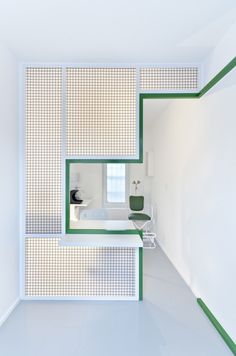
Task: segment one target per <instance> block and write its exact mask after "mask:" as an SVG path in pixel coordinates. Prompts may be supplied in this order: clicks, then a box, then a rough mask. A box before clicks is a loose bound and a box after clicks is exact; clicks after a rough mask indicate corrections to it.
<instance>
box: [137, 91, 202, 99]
mask: <svg viewBox="0 0 236 356" xmlns="http://www.w3.org/2000/svg"><path fill="white" fill-rule="evenodd" d="M198 97H199V93H143V94H140V99H141V101H142V100H143V99H196V98H198Z"/></svg>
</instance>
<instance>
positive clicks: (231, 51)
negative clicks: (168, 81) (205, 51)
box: [203, 10, 236, 85]
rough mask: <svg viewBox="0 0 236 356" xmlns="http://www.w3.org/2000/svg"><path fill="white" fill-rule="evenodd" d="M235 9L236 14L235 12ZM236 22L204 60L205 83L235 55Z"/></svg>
mask: <svg viewBox="0 0 236 356" xmlns="http://www.w3.org/2000/svg"><path fill="white" fill-rule="evenodd" d="M235 12H236V11H235V10H234V14H235ZM235 35H236V22H235V17H234V23H232V25H231V26H230V28H229V29H228V31H226V33H225V34H224V36H223V37H222V38H221V39H220V41H219V42H218V44H217V46H216V47H215V48H214V50H213V51H212V52H211V53H210V55H209V56H208V57H207V58H206V59H205V61H204V62H203V75H204V78H203V85H206V84H207V83H208V82H209V81H210V80H211V79H212V78H213V77H214V76H215V75H216V74H218V73H219V71H220V70H221V69H223V68H224V67H225V66H226V65H227V64H228V63H229V62H230V61H231V60H232V59H233V58H234V57H235Z"/></svg>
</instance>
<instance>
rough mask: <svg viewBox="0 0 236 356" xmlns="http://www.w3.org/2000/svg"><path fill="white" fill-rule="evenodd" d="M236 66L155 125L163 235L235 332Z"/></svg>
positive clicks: (156, 193)
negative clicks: (220, 79) (202, 94)
mask: <svg viewBox="0 0 236 356" xmlns="http://www.w3.org/2000/svg"><path fill="white" fill-rule="evenodd" d="M235 98H236V69H234V70H233V71H232V72H231V73H230V74H228V75H227V76H226V77H225V78H224V79H223V80H222V81H221V82H220V83H219V84H217V85H216V86H215V87H214V89H212V90H211V91H210V92H209V93H208V94H206V95H205V96H204V97H203V98H201V99H192V100H189V99H188V100H186V99H184V100H183V99H181V100H175V101H174V100H173V103H172V104H171V105H170V106H169V107H168V108H167V109H166V111H165V112H164V113H162V114H161V115H160V117H156V120H155V123H154V124H153V142H155V178H154V179H153V185H152V191H153V198H154V201H155V203H156V204H157V214H158V229H157V231H158V240H159V242H160V244H161V246H162V247H163V249H164V251H165V252H166V254H167V255H168V257H169V258H170V260H171V261H172V262H173V264H174V266H175V267H176V268H177V270H178V271H179V272H180V274H181V275H182V276H183V278H184V279H185V280H186V282H187V283H188V284H189V286H190V287H191V289H192V290H193V292H194V293H195V295H196V296H197V297H201V298H202V299H203V300H204V302H205V303H206V304H207V305H208V307H209V308H210V309H211V310H212V312H213V313H214V315H215V316H216V318H217V319H218V320H219V322H220V323H221V324H222V326H223V327H224V328H225V329H226V331H227V332H228V333H229V334H230V335H231V337H233V338H235V339H236V328H235V325H236V315H235V300H236V287H235V282H234V281H235V271H236V258H235V251H236V238H235V234H236V217H235V212H236V110H235Z"/></svg>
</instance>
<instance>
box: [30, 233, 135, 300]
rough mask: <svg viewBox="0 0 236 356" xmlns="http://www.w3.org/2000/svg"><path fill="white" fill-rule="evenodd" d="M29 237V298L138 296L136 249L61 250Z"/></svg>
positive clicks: (51, 241) (52, 242) (47, 241)
mask: <svg viewBox="0 0 236 356" xmlns="http://www.w3.org/2000/svg"><path fill="white" fill-rule="evenodd" d="M58 242H59V238H37V237H35V238H26V243H25V268H26V270H25V293H26V296H40V297H46V296H51V297H52V296H56V297H58V296H64V297H73V296H74V297H135V283H136V268H135V267H136V259H135V258H136V257H135V256H136V255H135V249H134V248H110V247H101V248H91V247H83V248H81V247H61V246H59V245H58Z"/></svg>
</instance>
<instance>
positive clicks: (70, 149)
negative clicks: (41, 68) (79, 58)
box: [67, 68, 137, 159]
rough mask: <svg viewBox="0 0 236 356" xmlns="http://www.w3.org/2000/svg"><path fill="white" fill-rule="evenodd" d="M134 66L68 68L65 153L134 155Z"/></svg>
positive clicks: (85, 155)
mask: <svg viewBox="0 0 236 356" xmlns="http://www.w3.org/2000/svg"><path fill="white" fill-rule="evenodd" d="M136 130H137V127H136V69H134V68H67V155H69V156H79V157H89V158H92V157H95V158H97V157H104V158H109V157H112V158H113V157H118V158H119V157H125V158H131V159H132V158H136V156H137V152H136Z"/></svg>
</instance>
